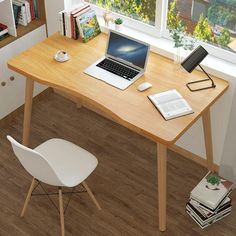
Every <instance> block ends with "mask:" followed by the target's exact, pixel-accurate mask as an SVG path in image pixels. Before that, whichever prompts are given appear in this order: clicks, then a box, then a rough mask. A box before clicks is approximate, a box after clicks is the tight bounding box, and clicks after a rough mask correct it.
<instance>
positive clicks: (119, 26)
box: [115, 24, 123, 31]
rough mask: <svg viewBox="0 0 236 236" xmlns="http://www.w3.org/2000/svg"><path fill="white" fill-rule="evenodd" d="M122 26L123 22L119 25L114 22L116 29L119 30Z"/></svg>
mask: <svg viewBox="0 0 236 236" xmlns="http://www.w3.org/2000/svg"><path fill="white" fill-rule="evenodd" d="M122 28H123V24H119V25H118V24H115V29H116V30H118V31H119V30H121V29H122Z"/></svg>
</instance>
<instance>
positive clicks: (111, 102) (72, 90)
mask: <svg viewBox="0 0 236 236" xmlns="http://www.w3.org/2000/svg"><path fill="white" fill-rule="evenodd" d="M106 40H107V36H106V35H104V34H100V35H99V36H98V37H96V38H94V39H93V40H91V41H90V42H88V43H86V44H83V43H80V42H78V41H75V40H71V39H68V38H66V37H63V36H60V35H59V34H55V35H53V36H51V37H49V38H48V39H46V40H44V41H43V42H41V43H39V44H37V45H36V46H34V47H32V48H31V49H29V50H27V51H25V52H23V53H21V54H20V55H18V56H16V57H14V58H13V59H11V60H10V61H9V62H8V67H9V68H11V69H13V70H15V71H17V72H19V73H21V74H23V75H25V76H26V77H27V78H30V79H32V80H35V81H38V82H40V83H42V84H45V85H48V86H50V87H53V88H56V89H59V90H62V91H64V92H67V93H69V94H71V95H72V96H75V97H78V98H79V99H80V100H82V102H83V101H86V103H88V104H91V105H92V106H93V107H98V108H99V109H100V110H102V111H103V112H104V113H107V114H108V115H109V116H111V117H112V119H114V120H115V121H116V122H118V123H120V124H122V125H123V126H125V127H127V128H129V129H131V130H132V131H135V132H137V133H139V134H141V135H143V136H145V137H147V138H149V139H151V140H153V141H156V142H161V143H164V144H166V145H170V144H173V143H175V141H176V140H177V139H178V138H179V137H180V136H181V135H182V134H183V133H184V132H185V131H186V130H187V129H188V128H189V127H190V126H191V125H192V124H193V123H194V122H195V121H196V120H197V119H198V118H199V117H200V116H201V115H202V114H203V113H204V111H205V110H206V109H208V108H209V107H210V106H211V105H212V104H213V103H214V102H215V101H216V100H217V98H219V97H220V96H221V95H222V94H223V93H224V91H225V90H226V89H227V87H228V82H226V81H224V80H221V79H218V78H214V81H215V83H216V88H215V89H208V90H205V91H199V92H197V93H192V92H190V91H189V90H188V89H187V87H186V86H185V84H186V83H187V82H189V81H192V80H197V79H201V78H204V75H203V74H202V73H201V72H194V73H191V74H188V73H187V72H186V73H185V72H183V71H181V70H176V67H175V65H174V64H173V63H172V61H170V60H169V59H166V58H164V57H161V56H159V55H157V54H154V53H150V57H149V61H148V66H147V71H146V73H145V75H144V76H142V78H140V79H139V80H137V81H136V82H135V83H134V84H132V85H131V86H130V87H129V88H128V89H126V90H125V91H121V90H119V89H116V88H114V87H112V86H110V85H108V84H106V83H104V82H102V81H99V80H96V79H94V78H92V77H90V76H88V75H85V74H84V73H83V70H84V69H85V68H86V67H88V66H89V65H91V64H92V63H93V62H95V61H96V60H97V59H99V58H100V57H101V56H103V55H104V52H105V46H106V43H105V42H106ZM62 48H63V49H64V50H66V51H67V52H68V53H69V54H70V56H71V59H70V60H69V61H67V62H66V63H58V62H56V61H55V60H54V59H53V56H54V54H55V53H56V52H57V51H58V50H59V49H62ZM144 81H148V82H151V83H152V85H153V87H152V88H151V89H149V90H147V91H145V92H142V93H140V92H138V91H137V86H138V85H139V84H140V83H142V82H144ZM169 89H177V90H178V91H179V92H180V93H181V94H182V95H183V96H184V98H186V100H187V101H188V102H189V103H190V105H191V106H192V108H193V110H194V113H193V114H191V115H188V116H184V117H181V118H178V119H173V120H170V121H168V122H167V121H165V120H164V119H163V118H162V116H161V115H160V114H159V112H158V111H157V110H156V109H155V108H154V106H153V105H152V104H151V103H150V101H149V100H148V99H147V95H149V94H153V93H157V92H162V91H166V90H169Z"/></svg>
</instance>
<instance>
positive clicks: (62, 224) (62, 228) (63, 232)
mask: <svg viewBox="0 0 236 236" xmlns="http://www.w3.org/2000/svg"><path fill="white" fill-rule="evenodd" d="M59 210H60V221H61V235H62V236H65V222H64V209H63V198H62V190H61V187H59Z"/></svg>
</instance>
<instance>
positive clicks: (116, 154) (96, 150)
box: [0, 93, 236, 236]
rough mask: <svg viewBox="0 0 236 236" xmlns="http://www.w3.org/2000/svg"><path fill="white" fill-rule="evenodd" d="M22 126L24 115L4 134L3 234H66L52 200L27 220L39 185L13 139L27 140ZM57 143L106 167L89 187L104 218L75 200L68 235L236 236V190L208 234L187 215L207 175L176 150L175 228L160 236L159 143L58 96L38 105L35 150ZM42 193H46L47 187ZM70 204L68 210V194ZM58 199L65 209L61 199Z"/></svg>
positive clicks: (171, 165)
mask: <svg viewBox="0 0 236 236" xmlns="http://www.w3.org/2000/svg"><path fill="white" fill-rule="evenodd" d="M22 121H23V111H21V112H19V113H18V116H17V117H15V119H12V120H11V121H10V123H9V124H8V126H6V127H2V128H1V129H0V181H1V188H0V202H1V204H0V212H1V213H0V225H1V227H0V235H3V236H5V235H6V236H13V235H17V236H33V235H37V236H45V235H46V236H54V235H60V233H61V231H60V230H61V229H60V222H59V215H58V212H57V211H56V209H55V208H54V207H53V206H52V205H51V203H50V202H49V201H48V199H47V197H34V196H33V197H32V198H31V200H30V204H29V206H28V208H27V211H26V214H25V216H24V218H21V217H20V215H19V212H20V211H21V209H22V203H23V202H24V200H25V193H26V192H27V191H28V189H29V185H30V183H31V181H32V178H31V176H29V175H28V174H27V172H26V171H25V170H24V169H23V167H22V166H21V165H20V163H19V161H18V160H17V159H16V158H15V156H14V154H13V152H12V148H11V146H10V143H9V142H8V141H7V139H6V134H10V135H12V136H13V137H14V138H16V139H17V140H18V141H20V140H21V137H22V123H23V122H22ZM55 137H59V138H64V139H67V140H69V141H71V142H74V143H75V144H77V145H80V146H81V147H83V148H85V149H87V150H88V151H90V152H91V153H93V154H94V155H95V156H96V157H97V158H98V167H97V168H96V169H95V171H94V172H93V174H92V175H91V176H89V178H88V179H87V180H86V182H87V183H88V185H89V186H90V187H91V189H92V190H93V193H94V195H95V197H96V198H97V200H98V201H99V203H100V204H101V206H102V211H98V210H97V208H96V207H95V206H94V205H93V204H92V203H91V200H90V199H89V197H88V196H87V193H82V194H75V195H73V196H72V199H71V203H70V205H69V208H68V209H67V212H66V214H65V230H66V236H78V235H81V236H156V235H159V236H190V235H191V236H212V235H217V236H235V232H236V221H235V218H236V201H234V199H236V192H235V191H234V192H233V194H232V198H233V202H232V204H233V208H232V213H231V215H230V216H227V217H226V218H225V219H223V220H221V221H219V222H217V223H215V224H214V225H212V226H211V227H209V228H207V229H205V230H201V229H200V228H199V226H197V225H196V223H195V222H193V221H192V220H191V219H190V217H189V216H188V215H187V214H186V213H185V210H184V209H185V204H186V202H187V201H188V198H189V193H190V191H191V190H192V189H193V187H194V186H195V185H196V184H197V183H198V182H199V181H200V179H201V178H202V177H203V176H204V175H205V174H206V172H207V170H206V168H203V167H202V166H200V165H198V164H196V163H194V162H192V161H189V160H187V159H185V158H183V157H181V156H180V155H177V154H175V153H174V152H172V151H168V159H167V162H168V165H167V166H168V168H167V169H168V171H167V184H168V193H167V199H168V202H167V224H168V229H167V231H166V232H163V233H159V232H158V221H157V220H156V219H157V218H158V196H157V170H156V166H157V159H156V155H157V150H156V143H155V142H152V141H150V140H148V139H146V138H144V137H142V136H140V135H138V134H136V133H134V132H132V131H130V130H129V129H126V128H124V127H122V126H120V125H118V124H116V123H114V122H112V121H110V120H108V119H105V118H103V117H101V116H99V115H97V114H96V113H94V112H91V111H89V110H87V109H85V108H84V107H82V108H81V109H79V110H78V109H77V108H76V106H75V104H74V103H72V102H70V101H68V100H66V99H64V98H62V97H60V96H58V95H56V94H53V93H52V94H50V95H49V96H47V97H44V98H42V99H41V100H40V101H35V102H34V106H33V114H32V127H31V142H30V146H31V147H36V146H37V145H39V144H40V143H42V142H44V141H46V140H48V139H50V138H55ZM45 187H46V188H47V189H48V191H49V190H50V191H54V192H56V191H57V189H56V188H51V187H50V186H45ZM66 190H67V189H64V188H63V191H66ZM36 193H42V191H41V190H40V188H38V189H36ZM63 199H64V203H65V204H66V202H67V200H68V197H67V195H65V196H63ZM53 200H54V201H55V203H56V204H58V196H55V197H54V198H53Z"/></svg>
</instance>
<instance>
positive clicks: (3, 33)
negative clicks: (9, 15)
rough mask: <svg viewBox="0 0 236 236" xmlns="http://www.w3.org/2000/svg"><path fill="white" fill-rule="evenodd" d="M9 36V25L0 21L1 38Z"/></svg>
mask: <svg viewBox="0 0 236 236" xmlns="http://www.w3.org/2000/svg"><path fill="white" fill-rule="evenodd" d="M7 36H8V27H7V25H4V24H2V23H0V40H2V39H5V38H6V37H7Z"/></svg>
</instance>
